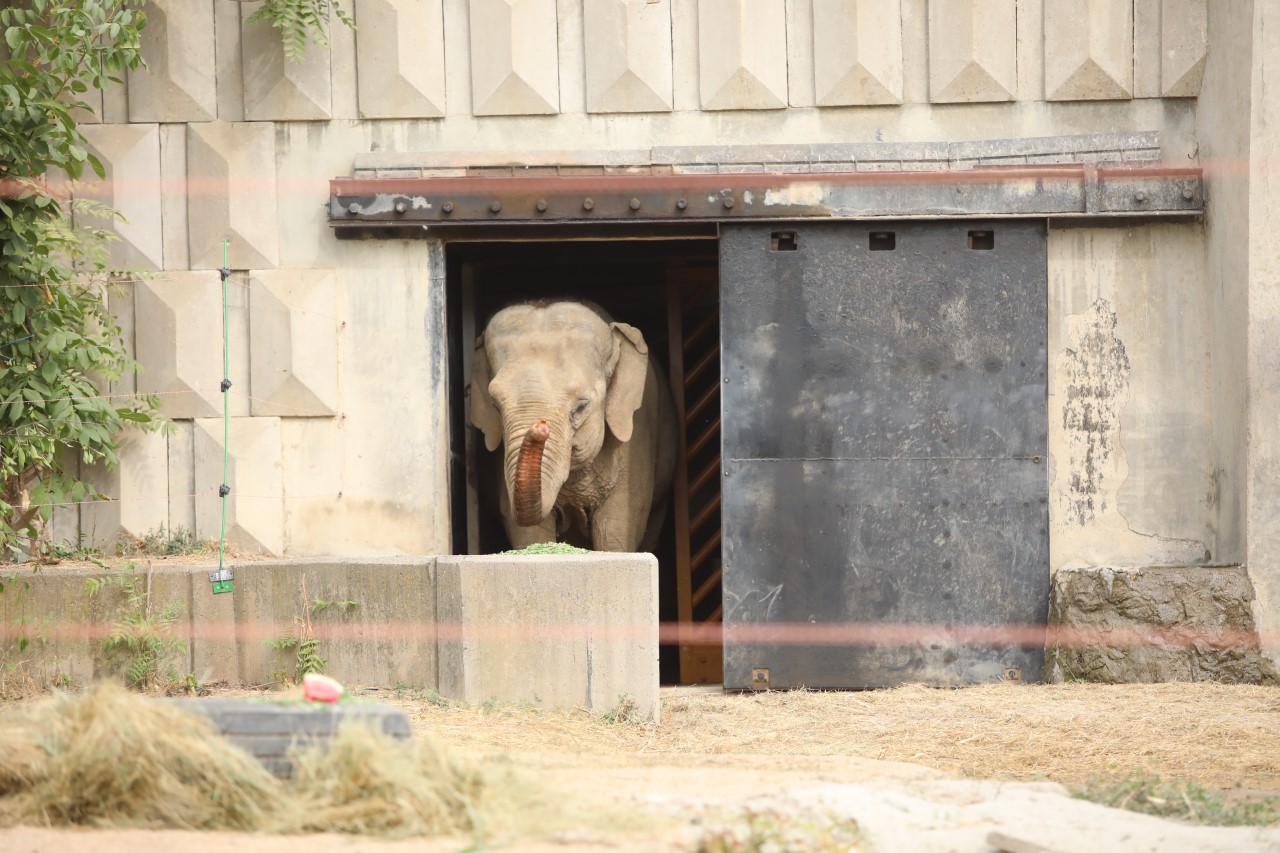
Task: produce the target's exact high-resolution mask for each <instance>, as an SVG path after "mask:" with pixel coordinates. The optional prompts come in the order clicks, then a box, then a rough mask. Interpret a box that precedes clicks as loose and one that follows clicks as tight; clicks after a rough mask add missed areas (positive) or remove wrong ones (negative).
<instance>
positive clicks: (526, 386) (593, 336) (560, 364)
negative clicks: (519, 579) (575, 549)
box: [471, 300, 677, 551]
mask: <svg viewBox="0 0 1280 853" xmlns="http://www.w3.org/2000/svg"><path fill="white" fill-rule="evenodd" d="M661 376H662V374H661V373H660V371H659V370H658V369H657V366H656V365H655V363H654V361H653V359H652V357H651V356H650V355H649V348H648V346H647V344H646V343H645V340H644V337H643V336H642V335H641V334H640V331H639V330H638V329H636V328H635V327H634V326H631V325H629V324H627V323H619V322H614V321H613V320H612V318H611V317H610V316H609V315H608V314H607V313H605V311H604V310H602V309H601V308H599V307H598V306H595V305H592V304H590V303H586V302H576V301H549V300H543V301H534V302H524V303H518V304H515V305H510V306H508V307H506V308H503V309H502V310H501V311H499V312H498V313H497V314H495V315H494V316H493V318H492V319H491V320H490V321H489V323H488V325H487V326H486V327H485V330H484V332H483V334H481V335H480V337H479V338H477V339H476V350H475V359H474V361H473V364H472V372H471V421H472V423H473V424H474V425H475V426H476V427H478V428H479V429H480V431H481V432H482V433H483V434H484V442H485V447H487V448H488V449H489V450H490V451H494V450H497V448H498V446H499V445H500V444H501V445H503V447H504V451H503V465H502V479H503V483H502V484H501V486H500V490H499V508H500V510H501V513H502V518H503V523H504V525H505V527H506V530H507V535H508V537H509V538H510V540H511V547H512V548H517V549H519V548H524V547H526V546H529V545H533V544H537V543H542V542H556V541H568V542H572V543H573V544H584V545H588V546H589V547H590V548H591V549H593V550H597V551H637V550H652V549H653V547H654V545H655V544H656V542H657V539H658V535H659V533H660V532H661V528H662V522H663V519H664V517H665V515H666V506H667V503H668V493H669V489H670V485H671V479H672V474H673V471H674V469H675V457H676V450H677V448H676V441H677V435H676V414H675V407H674V404H673V402H672V398H671V392H670V389H669V387H668V386H667V383H666V382H665V381H664V380H663V379H661V378H660V377H661Z"/></svg>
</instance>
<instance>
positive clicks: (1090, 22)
mask: <svg viewBox="0 0 1280 853" xmlns="http://www.w3.org/2000/svg"><path fill="white" fill-rule="evenodd" d="M1044 88H1045V99H1046V100H1050V101H1101V100H1118V99H1124V98H1130V97H1132V96H1133V4H1132V3H1118V2H1116V0H1044Z"/></svg>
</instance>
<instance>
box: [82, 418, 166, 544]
mask: <svg viewBox="0 0 1280 853" xmlns="http://www.w3.org/2000/svg"><path fill="white" fill-rule="evenodd" d="M116 452H117V454H118V455H119V458H120V464H119V466H117V467H115V468H109V467H107V466H106V465H105V464H103V463H94V464H92V465H85V466H83V467H82V469H81V475H82V477H83V478H84V480H85V482H87V483H90V484H91V485H92V486H93V487H94V488H96V489H97V490H98V491H99V492H102V493H103V494H105V495H106V496H107V497H108V498H109V500H106V501H95V502H92V503H86V504H83V505H82V506H81V513H80V529H81V532H82V533H83V535H84V538H85V542H86V543H87V544H89V545H94V546H106V545H109V544H111V543H112V542H114V541H115V540H116V538H117V537H119V536H134V537H139V538H140V537H142V536H144V535H145V534H147V533H150V532H151V531H153V530H159V529H160V528H161V527H164V526H166V525H167V524H168V520H169V506H168V503H169V472H168V448H167V445H166V442H165V437H164V435H162V434H161V433H157V432H143V431H141V430H137V429H128V430H125V431H123V432H122V433H121V434H120V436H119V444H118V446H117V448H116Z"/></svg>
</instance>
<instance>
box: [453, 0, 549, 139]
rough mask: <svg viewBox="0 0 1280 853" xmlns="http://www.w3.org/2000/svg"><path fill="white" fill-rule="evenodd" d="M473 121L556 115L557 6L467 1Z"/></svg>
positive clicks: (537, 0)
mask: <svg viewBox="0 0 1280 853" xmlns="http://www.w3.org/2000/svg"><path fill="white" fill-rule="evenodd" d="M469 6H470V13H471V14H470V20H471V109H472V112H473V113H474V114H475V115H478V116H484V115H547V114H552V113H557V112H559V111H560V72H559V62H558V61H557V58H556V57H557V50H556V47H557V41H556V0H471V3H470V4H469Z"/></svg>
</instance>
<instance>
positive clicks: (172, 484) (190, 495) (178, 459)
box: [166, 421, 196, 533]
mask: <svg viewBox="0 0 1280 853" xmlns="http://www.w3.org/2000/svg"><path fill="white" fill-rule="evenodd" d="M166 438H167V439H168V443H169V447H168V452H169V527H168V530H169V532H170V533H175V532H177V531H179V530H189V531H191V532H193V533H194V532H195V529H196V502H195V497H194V495H195V493H196V481H195V427H194V425H193V424H192V423H191V421H176V422H175V423H174V425H173V430H172V431H171V432H170V433H169V435H168V436H166Z"/></svg>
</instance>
